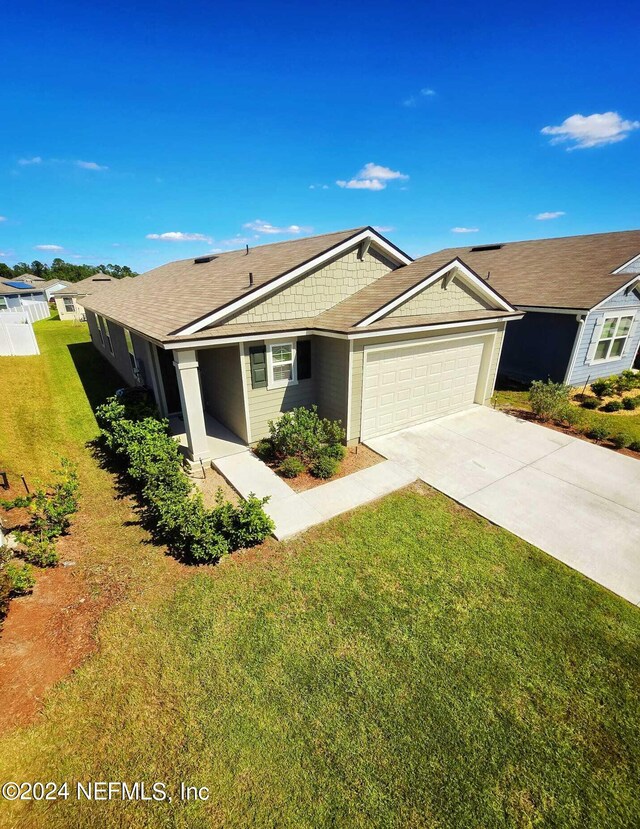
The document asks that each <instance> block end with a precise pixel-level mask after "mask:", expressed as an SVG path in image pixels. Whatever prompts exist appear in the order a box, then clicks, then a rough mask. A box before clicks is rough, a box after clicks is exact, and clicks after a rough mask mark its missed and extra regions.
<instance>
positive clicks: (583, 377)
mask: <svg viewBox="0 0 640 829" xmlns="http://www.w3.org/2000/svg"><path fill="white" fill-rule="evenodd" d="M618 311H619V312H620V313H624V312H631V313H635V315H636V317H635V322H634V324H633V327H632V329H631V334H630V337H631V338H630V340H629V342H628V343H627V348H626V350H625V353H624V354H623V356H622V357H621V358H620V359H618V360H608V361H607V362H606V363H591V364H589V363H588V362H587V355H588V352H589V346H590V344H591V341H592V339H593V337H594V333H595V329H596V326H597V325H598V323H599V321H600V320H602V318H603V317H604V316H605V314H609V313H615V312H618ZM639 346H640V297H639V296H638V294H637V293H636V292H635V291H631V292H629V293H628V294H625V293H624V292H621V293H619V294H616V295H615V296H614V297H612V298H611V299H610V300H608V301H607V302H606V303H605V304H604V305H603V306H602V307H601V308H598V309H597V310H593V311H590V312H589V313H588V314H587V318H586V320H585V323H584V326H583V330H582V336H581V338H580V343H579V346H578V350H577V353H576V358H575V363H574V366H573V370H572V372H571V376H570V377H569V379H568V382H569V383H571V385H573V386H582V385H584V384H585V383H587V382H591V381H592V380H595V379H596V378H598V377H608V376H609V375H610V374H619V373H620V372H621V371H623V370H624V369H626V368H631V367H632V366H633V362H634V358H635V356H636V354H637V353H638V347H639Z"/></svg>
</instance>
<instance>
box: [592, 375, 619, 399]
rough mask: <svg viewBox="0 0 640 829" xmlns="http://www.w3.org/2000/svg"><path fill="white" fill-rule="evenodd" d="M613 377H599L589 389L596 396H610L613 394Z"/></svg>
mask: <svg viewBox="0 0 640 829" xmlns="http://www.w3.org/2000/svg"><path fill="white" fill-rule="evenodd" d="M615 390H616V389H615V378H613V377H599V378H598V379H597V380H594V381H593V383H592V384H591V391H592V392H593V393H594V394H595V396H596V397H599V398H603V397H611V395H612V394H615Z"/></svg>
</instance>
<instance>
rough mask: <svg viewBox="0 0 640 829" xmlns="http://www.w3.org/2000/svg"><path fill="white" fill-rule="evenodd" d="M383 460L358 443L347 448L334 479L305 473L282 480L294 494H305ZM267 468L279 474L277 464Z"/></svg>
mask: <svg viewBox="0 0 640 829" xmlns="http://www.w3.org/2000/svg"><path fill="white" fill-rule="evenodd" d="M383 460H384V458H383V457H382V456H381V455H378V453H377V452H374V451H373V449H369V447H368V446H365V445H364V444H362V443H358V444H357V445H356V446H348V447H347V455H346V457H345V459H344V460H343V461H341V462H340V468H339V469H338V471H337V472H336V474H335V475H334V476H333V477H332V478H329V479H327V480H323V479H322V478H314V477H313V475H310V474H309V473H308V472H303V473H302V474H301V475H298V477H297V478H282V480H283V481H284V482H285V483H286V484H288V485H289V486H290V487H291V489H292V490H293V491H294V492H304V491H305V490H307V489H313V488H314V487H317V486H322V484H327V483H329V481H336V480H337V479H338V478H344V477H346V476H347V475H351V474H352V473H353V472H359V471H360V470H361V469H367V468H368V467H369V466H375V464H377V463H381V462H382V461H383ZM267 466H269V467H270V468H271V469H273V471H274V472H276V473H277V472H278V464H277V463H275V462H274V463H268V464H267Z"/></svg>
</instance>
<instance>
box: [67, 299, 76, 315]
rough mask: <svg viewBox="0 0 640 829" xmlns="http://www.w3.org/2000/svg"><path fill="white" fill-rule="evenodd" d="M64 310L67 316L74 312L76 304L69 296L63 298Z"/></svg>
mask: <svg viewBox="0 0 640 829" xmlns="http://www.w3.org/2000/svg"><path fill="white" fill-rule="evenodd" d="M64 310H65V311H66V312H67V313H69V314H73V312H74V311H75V310H76V304H75V302H74V301H73V299H72V298H71V297H70V296H66V297H64Z"/></svg>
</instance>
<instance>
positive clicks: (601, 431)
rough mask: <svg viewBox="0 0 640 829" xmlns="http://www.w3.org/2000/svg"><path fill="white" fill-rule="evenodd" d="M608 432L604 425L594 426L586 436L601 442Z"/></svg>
mask: <svg viewBox="0 0 640 829" xmlns="http://www.w3.org/2000/svg"><path fill="white" fill-rule="evenodd" d="M608 434H609V430H608V429H607V428H606V426H594V427H593V428H592V429H590V430H589V431H588V432H587V436H588V437H590V438H591V439H592V440H595V442H596V443H601V442H602V441H603V440H604V439H605V438H606V437H607V436H608Z"/></svg>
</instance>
